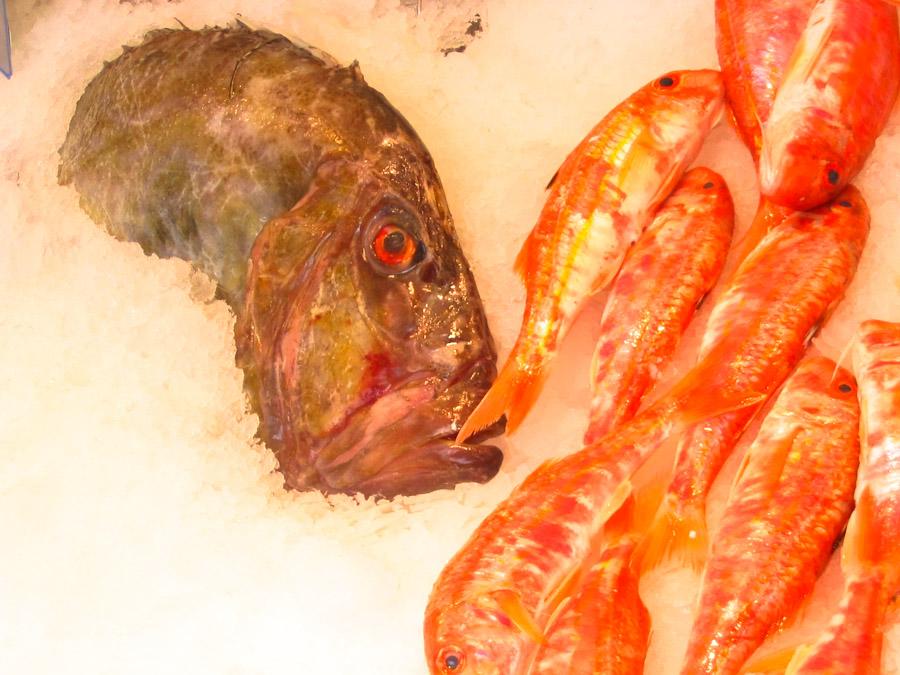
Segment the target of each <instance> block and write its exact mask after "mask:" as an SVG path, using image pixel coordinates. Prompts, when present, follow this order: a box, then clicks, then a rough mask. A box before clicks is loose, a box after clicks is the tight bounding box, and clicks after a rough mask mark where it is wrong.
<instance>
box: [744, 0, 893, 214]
mask: <svg viewBox="0 0 900 675" xmlns="http://www.w3.org/2000/svg"><path fill="white" fill-rule="evenodd" d="M898 87H900V34H898V26H897V11H896V9H895V8H894V7H891V6H890V5H888V4H886V3H884V2H883V1H882V0H820V1H819V2H818V4H817V5H816V6H815V7H814V8H813V11H812V14H811V15H810V18H809V23H808V24H807V26H806V28H805V30H804V32H803V35H802V36H801V38H800V40H799V42H798V43H797V46H796V49H795V50H794V54H793V56H792V58H791V63H790V64H789V66H788V69H787V72H786V73H785V76H784V79H783V81H782V83H781V85H780V87H779V88H778V93H777V95H776V97H775V102H774V103H773V104H772V110H771V113H770V115H769V119H768V121H767V122H766V124H765V127H764V129H763V148H762V154H761V158H760V167H759V171H760V191H761V192H762V195H763V196H764V197H766V198H767V199H770V200H771V201H773V202H775V203H777V204H780V205H782V206H786V207H789V208H793V209H798V210H804V209H807V210H808V209H811V208H814V207H816V206H818V205H820V204H824V203H825V202H827V201H829V200H831V199H832V198H833V197H834V196H835V195H837V194H838V192H840V191H841V190H842V189H843V187H844V186H845V185H847V184H848V183H849V181H851V180H852V179H853V178H854V176H856V174H857V173H858V172H859V170H860V169H861V168H862V166H863V163H864V162H865V160H866V158H867V157H868V155H869V153H870V152H871V151H872V148H873V147H874V146H875V140H876V139H877V137H878V135H879V134H880V133H881V130H882V129H883V128H884V125H885V124H886V123H887V120H888V116H889V115H890V112H891V108H892V107H893V105H894V100H895V99H896V97H897V91H898Z"/></svg>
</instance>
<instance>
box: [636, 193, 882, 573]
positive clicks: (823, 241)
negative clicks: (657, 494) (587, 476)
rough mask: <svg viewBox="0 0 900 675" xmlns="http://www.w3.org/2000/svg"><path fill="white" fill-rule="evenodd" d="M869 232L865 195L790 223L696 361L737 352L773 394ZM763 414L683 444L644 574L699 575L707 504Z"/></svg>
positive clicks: (745, 274)
mask: <svg viewBox="0 0 900 675" xmlns="http://www.w3.org/2000/svg"><path fill="white" fill-rule="evenodd" d="M868 228H869V212H868V208H867V207H866V204H865V201H864V200H863V198H862V195H860V194H859V191H858V190H856V188H854V187H852V186H851V187H848V188H847V189H846V190H844V192H843V194H841V196H840V197H839V199H838V200H837V201H835V202H833V203H832V204H830V205H828V206H824V207H821V208H819V209H816V210H815V211H811V212H809V213H799V212H797V213H794V214H793V215H791V216H790V217H789V218H788V219H786V220H785V221H784V222H783V223H782V224H781V225H779V226H778V227H776V228H775V229H774V230H772V231H771V232H770V233H769V234H768V235H767V236H766V237H765V239H763V241H762V242H761V243H760V245H759V246H757V247H756V249H755V250H754V251H753V253H752V254H751V255H750V257H748V258H747V259H746V260H744V262H743V263H742V264H741V266H740V267H739V268H738V271H737V272H736V273H735V275H734V277H733V279H732V281H731V283H730V285H729V286H728V288H727V289H726V291H725V292H724V294H723V295H722V297H721V298H720V299H719V301H718V303H717V304H716V306H715V307H714V308H713V311H712V314H711V316H710V318H709V322H708V324H707V327H706V332H705V333H704V337H703V342H702V343H701V346H700V358H701V359H702V358H705V357H707V356H708V355H709V354H710V353H712V352H713V351H714V350H716V349H719V348H720V345H721V344H722V343H723V342H725V343H731V344H733V345H734V347H733V348H732V349H733V351H734V353H736V354H742V355H743V357H742V358H743V364H742V369H741V370H739V371H737V372H738V373H739V374H740V377H742V378H745V379H746V380H747V381H748V383H750V384H751V386H758V385H757V383H759V382H770V383H772V386H773V388H774V387H777V386H778V385H779V384H780V383H781V382H782V381H783V380H784V378H785V377H787V375H788V374H789V373H790V371H791V369H792V368H793V367H794V365H795V364H796V363H797V362H798V361H799V360H800V358H801V357H802V356H803V352H804V350H805V349H806V346H807V344H808V342H809V340H810V339H811V337H812V335H813V334H814V333H815V331H816V329H817V328H818V326H819V325H820V324H821V323H822V322H823V321H824V320H825V317H827V316H828V314H829V313H830V312H831V310H832V309H833V308H834V307H835V305H836V304H837V303H838V301H839V300H840V299H841V298H842V297H843V294H844V290H845V289H846V287H847V285H848V284H849V283H850V280H851V279H852V278H853V274H854V272H855V271H856V266H857V264H858V262H859V257H860V255H861V253H862V249H863V245H864V243H865V240H866V235H867V233H868ZM757 409H758V406H757V407H754V408H751V407H748V408H746V409H743V410H738V411H734V412H730V413H727V414H725V415H723V416H721V417H719V418H716V419H708V420H704V421H703V422H702V423H700V424H697V425H695V426H694V427H693V428H691V429H690V430H689V431H688V432H687V433H686V434H685V435H684V436H683V437H682V439H681V441H680V443H679V446H678V450H677V454H676V461H675V470H674V473H673V475H672V479H671V482H670V484H669V488H668V492H667V494H666V496H665V497H664V499H663V504H662V507H661V509H660V513H659V515H658V517H657V520H656V522H655V523H654V525H653V527H652V528H651V532H650V533H649V535H648V538H647V542H646V551H645V552H644V554H643V560H644V565H645V567H646V568H650V567H653V566H654V565H656V564H658V563H659V562H660V561H661V560H663V559H665V558H666V557H668V556H673V557H675V558H676V559H683V560H685V561H686V562H688V563H689V564H691V565H693V566H694V567H695V568H697V569H699V568H700V567H701V566H702V564H703V561H704V560H705V558H706V553H707V548H708V544H707V536H706V495H707V494H708V493H709V489H710V488H711V487H712V483H713V480H714V479H715V477H716V475H717V474H718V472H719V469H720V468H721V467H722V464H723V463H724V462H725V459H726V458H727V457H728V455H729V453H730V452H731V450H732V449H733V448H734V446H735V444H736V442H737V440H738V438H739V436H740V435H741V433H742V432H743V430H744V428H745V427H746V425H747V424H748V423H749V421H750V419H751V418H752V417H753V415H754V414H755V412H756V411H757Z"/></svg>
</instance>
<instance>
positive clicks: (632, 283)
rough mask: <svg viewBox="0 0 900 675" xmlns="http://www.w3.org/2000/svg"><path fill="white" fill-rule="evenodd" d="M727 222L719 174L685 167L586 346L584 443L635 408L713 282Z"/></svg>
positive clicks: (631, 254)
mask: <svg viewBox="0 0 900 675" xmlns="http://www.w3.org/2000/svg"><path fill="white" fill-rule="evenodd" d="M733 227H734V205H733V204H732V201H731V194H730V193H729V191H728V186H727V185H725V181H724V180H723V179H722V177H721V176H720V175H719V174H717V173H715V172H714V171H710V170H709V169H706V168H702V167H700V168H696V169H691V170H690V171H688V172H687V173H686V174H685V175H684V178H682V180H681V182H680V183H679V184H678V186H677V187H676V188H675V191H674V192H673V193H672V194H671V195H670V196H669V198H668V199H666V201H665V202H663V205H662V206H661V207H660V209H659V211H657V212H656V215H655V216H654V218H653V222H652V223H650V225H648V226H647V229H646V230H644V232H643V233H642V234H641V236H640V237H639V238H638V240H637V242H635V244H634V246H632V247H631V249H630V250H629V251H628V254H627V255H626V256H625V261H624V262H623V263H622V269H621V270H619V274H618V275H617V276H616V279H615V281H614V282H613V285H612V288H611V289H610V294H609V298H608V299H607V301H606V307H605V308H604V310H603V318H602V319H601V324H600V337H599V339H598V341H597V347H596V349H595V350H594V357H593V362H592V367H591V381H592V384H593V398H592V401H591V412H590V425H589V427H588V429H587V432H586V433H585V435H584V442H585V443H586V444H589V443H593V442H594V441H596V440H599V439H600V438H602V437H603V436H605V435H606V434H607V433H609V432H610V431H612V430H613V429H614V428H615V427H617V426H618V425H619V424H620V423H622V422H624V421H626V420H628V419H631V418H632V417H633V416H634V414H635V413H636V412H637V411H638V408H639V406H640V404H641V400H642V398H643V396H644V394H645V393H646V392H647V391H649V390H650V388H651V387H652V386H653V384H654V383H655V382H656V380H657V379H658V378H659V375H660V373H661V372H662V369H663V368H664V366H665V363H666V361H667V360H668V359H669V357H671V355H672V353H673V352H674V350H675V347H676V346H677V345H678V341H679V339H680V338H681V336H682V334H683V333H684V331H685V329H686V328H687V326H688V323H689V322H690V320H691V317H692V316H693V315H694V310H695V309H696V308H697V306H698V305H699V304H700V303H701V302H702V300H703V298H704V297H705V296H706V294H707V293H708V292H709V291H710V289H711V288H712V287H713V285H715V282H716V279H717V278H718V276H719V273H720V272H721V271H722V266H723V265H724V264H725V257H726V255H727V254H728V246H729V244H730V243H731V232H732V228H733ZM673 288H674V289H675V290H674V292H673V290H672V289H673Z"/></svg>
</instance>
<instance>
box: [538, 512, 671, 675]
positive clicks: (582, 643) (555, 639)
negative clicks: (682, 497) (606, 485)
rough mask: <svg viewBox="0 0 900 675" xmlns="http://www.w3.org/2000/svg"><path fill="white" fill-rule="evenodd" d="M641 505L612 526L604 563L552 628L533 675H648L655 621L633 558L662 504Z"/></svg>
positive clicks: (587, 577) (580, 586) (605, 544)
mask: <svg viewBox="0 0 900 675" xmlns="http://www.w3.org/2000/svg"><path fill="white" fill-rule="evenodd" d="M640 501H641V502H643V504H641V503H638V504H636V503H635V499H634V498H633V497H629V498H628V500H626V502H625V503H624V504H623V505H622V508H620V509H619V510H618V511H617V512H616V514H615V515H614V516H613V517H612V518H611V519H610V520H609V523H607V525H606V527H605V528H604V530H603V542H602V543H603V549H602V552H601V553H600V555H599V559H598V560H597V561H596V562H595V563H594V564H593V565H592V566H591V567H590V569H589V570H588V571H587V573H586V574H585V575H584V578H583V579H582V580H580V581H579V582H578V584H577V590H576V591H575V592H574V593H573V595H572V596H571V597H569V598H568V599H567V600H566V601H565V604H564V605H561V606H560V609H559V611H558V614H557V616H556V617H554V619H552V621H551V622H550V624H549V626H548V628H547V632H546V636H545V638H544V641H543V642H542V643H541V646H540V648H539V650H538V654H537V656H536V657H535V661H534V665H533V666H532V667H531V669H530V671H529V672H530V674H531V675H641V673H643V671H644V658H645V657H646V655H647V645H648V642H649V638H650V615H649V613H648V612H647V608H646V607H645V606H644V603H643V602H642V601H641V596H640V594H639V593H638V582H639V580H640V577H639V574H638V570H637V569H635V567H634V566H633V564H632V556H633V554H634V551H635V548H636V547H637V544H638V543H639V542H640V540H641V537H642V536H643V535H642V534H641V531H642V530H643V528H644V526H646V525H647V519H648V518H652V517H653V513H654V510H655V508H656V503H657V502H654V501H652V500H648V499H646V498H642V499H641V500H640ZM657 501H658V500H657ZM648 503H649V506H650V508H647V504H648Z"/></svg>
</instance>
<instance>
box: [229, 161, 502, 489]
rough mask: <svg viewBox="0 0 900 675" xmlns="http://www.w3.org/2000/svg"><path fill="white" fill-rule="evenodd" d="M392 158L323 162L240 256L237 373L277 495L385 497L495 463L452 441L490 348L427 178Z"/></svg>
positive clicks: (435, 485) (474, 477)
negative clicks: (280, 479)
mask: <svg viewBox="0 0 900 675" xmlns="http://www.w3.org/2000/svg"><path fill="white" fill-rule="evenodd" d="M390 157H391V158H392V159H391V163H392V166H386V165H380V164H379V161H378V159H377V158H375V159H374V160H370V161H367V160H356V159H353V160H351V159H347V158H342V157H336V158H331V159H328V160H327V161H325V162H323V163H322V165H321V166H320V167H319V168H318V170H317V172H316V175H315V177H314V179H313V181H312V183H311V185H310V188H309V190H308V191H307V192H306V194H305V196H304V197H303V199H302V200H301V201H300V202H299V203H298V204H297V205H296V206H295V207H294V208H293V209H291V210H290V211H289V212H288V213H286V214H284V215H282V216H280V217H277V218H274V219H272V220H271V221H270V222H269V223H267V224H266V225H265V227H264V228H263V230H262V232H261V233H260V235H259V236H258V237H257V239H256V242H255V244H254V246H253V249H252V252H251V256H250V267H249V274H248V279H247V291H246V296H245V301H244V307H243V311H242V312H239V313H240V317H239V321H238V328H237V333H236V334H237V343H238V364H239V365H241V367H242V368H243V369H244V371H245V378H246V380H245V385H246V386H245V388H246V389H247V390H248V392H249V393H250V396H251V399H252V402H253V403H254V406H255V408H256V410H257V411H258V413H259V415H260V418H261V433H260V435H261V436H262V438H263V440H265V441H266V442H267V443H268V444H269V446H270V447H271V448H273V450H275V452H276V455H277V458H278V462H279V467H280V470H281V471H282V472H283V474H284V477H285V480H286V483H287V485H288V486H289V487H293V488H297V489H304V488H318V489H321V490H324V491H326V492H352V493H355V492H362V493H363V494H366V495H381V496H386V497H392V496H395V495H398V494H416V493H421V492H427V491H431V490H435V489H439V488H446V487H452V486H453V485H455V484H457V483H459V482H466V481H477V482H484V481H486V480H488V479H490V478H491V477H493V476H494V474H495V473H496V472H497V470H498V468H499V466H500V463H501V461H502V453H501V452H500V450H499V449H497V448H496V447H493V446H490V445H481V444H478V438H476V439H475V440H474V443H473V442H470V443H466V444H463V443H457V442H455V441H454V440H453V439H454V438H455V436H456V433H457V431H458V430H459V428H460V426H461V424H462V422H463V421H464V420H465V419H466V417H467V415H469V413H470V412H471V411H472V409H473V408H474V407H475V405H476V404H477V402H478V401H479V400H480V399H481V397H482V396H483V395H484V393H485V392H486V391H487V389H488V388H489V386H490V384H491V382H492V381H493V379H494V377H495V375H496V354H495V350H494V346H493V342H492V339H491V336H490V333H489V331H488V327H487V323H486V320H485V317H484V312H483V309H482V305H481V300H480V298H479V295H478V291H477V289H476V287H475V284H474V281H473V278H472V274H471V271H470V270H469V267H468V264H467V262H466V259H465V258H464V257H463V254H462V252H461V250H460V247H459V243H458V241H457V239H456V236H455V234H454V231H453V227H452V223H451V221H450V217H449V213H448V211H447V207H446V203H445V200H444V196H443V192H442V191H441V189H440V184H439V183H434V182H430V181H427V180H422V179H421V177H420V176H416V175H415V172H413V173H412V174H410V175H404V174H405V172H407V171H408V170H409V169H410V167H415V166H417V165H421V162H418V163H415V162H409V163H405V162H404V161H403V159H402V158H403V153H402V151H399V150H398V151H397V152H392V153H391V154H390ZM398 158H399V159H398ZM429 162H430V159H429ZM500 431H502V426H495V427H494V428H492V429H490V430H488V431H487V433H483V434H481V436H480V438H482V439H484V438H488V437H490V436H492V435H496V434H497V433H499V432H500Z"/></svg>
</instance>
